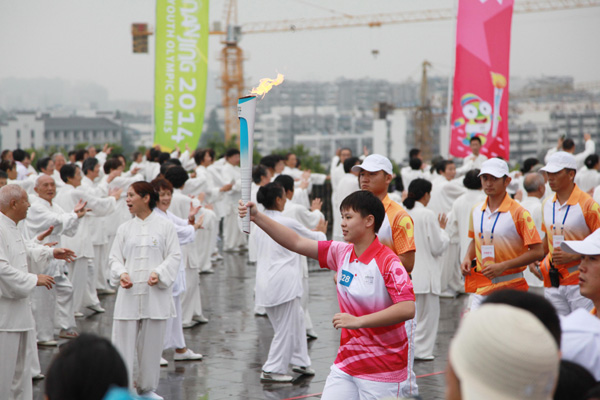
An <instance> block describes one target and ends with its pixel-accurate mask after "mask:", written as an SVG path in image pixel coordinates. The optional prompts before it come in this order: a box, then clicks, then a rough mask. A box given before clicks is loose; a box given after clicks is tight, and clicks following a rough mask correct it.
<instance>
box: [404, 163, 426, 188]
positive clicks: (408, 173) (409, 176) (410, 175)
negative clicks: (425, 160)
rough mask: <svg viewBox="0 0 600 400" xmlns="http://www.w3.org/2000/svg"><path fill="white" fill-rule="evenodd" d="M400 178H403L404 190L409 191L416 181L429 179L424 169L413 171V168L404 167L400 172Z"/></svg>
mask: <svg viewBox="0 0 600 400" xmlns="http://www.w3.org/2000/svg"><path fill="white" fill-rule="evenodd" d="M400 176H401V177H402V184H403V185H404V190H406V191H408V187H409V186H410V183H411V182H412V181H414V180H415V179H418V178H421V179H427V176H426V175H425V172H424V171H423V170H422V169H412V168H411V167H404V168H402V169H401V170H400Z"/></svg>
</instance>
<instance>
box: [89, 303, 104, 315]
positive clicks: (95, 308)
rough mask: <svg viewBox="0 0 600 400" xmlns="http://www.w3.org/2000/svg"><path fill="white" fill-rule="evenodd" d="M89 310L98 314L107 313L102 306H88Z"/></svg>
mask: <svg viewBox="0 0 600 400" xmlns="http://www.w3.org/2000/svg"><path fill="white" fill-rule="evenodd" d="M88 308H89V309H90V310H92V311H94V312H96V313H103V312H105V311H106V310H105V309H104V308H102V306H101V305H100V304H94V305H93V306H88Z"/></svg>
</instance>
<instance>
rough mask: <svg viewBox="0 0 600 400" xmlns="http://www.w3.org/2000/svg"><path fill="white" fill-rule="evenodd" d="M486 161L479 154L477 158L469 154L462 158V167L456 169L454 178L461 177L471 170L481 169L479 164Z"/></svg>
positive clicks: (485, 158) (484, 157)
mask: <svg viewBox="0 0 600 400" xmlns="http://www.w3.org/2000/svg"><path fill="white" fill-rule="evenodd" d="M487 159H488V158H487V157H486V156H484V155H483V154H481V153H479V155H477V156H476V155H475V154H473V153H471V154H470V155H468V156H467V157H465V158H464V161H463V165H461V166H460V167H459V168H456V176H462V175H464V174H466V173H467V172H469V171H470V170H472V169H481V164H483V163H484V162H485V161H487Z"/></svg>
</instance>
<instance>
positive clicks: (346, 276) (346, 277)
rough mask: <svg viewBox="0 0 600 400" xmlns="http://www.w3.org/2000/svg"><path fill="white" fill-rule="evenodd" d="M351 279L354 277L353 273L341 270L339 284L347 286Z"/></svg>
mask: <svg viewBox="0 0 600 400" xmlns="http://www.w3.org/2000/svg"><path fill="white" fill-rule="evenodd" d="M352 279H354V275H352V274H351V273H350V272H348V271H345V270H343V271H342V277H341V278H340V285H343V286H346V287H349V286H350V283H352Z"/></svg>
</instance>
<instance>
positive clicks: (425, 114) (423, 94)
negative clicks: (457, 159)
mask: <svg viewBox="0 0 600 400" xmlns="http://www.w3.org/2000/svg"><path fill="white" fill-rule="evenodd" d="M422 66H423V72H422V76H421V90H420V96H419V97H420V102H419V107H417V109H416V111H415V133H416V138H415V139H416V145H417V147H418V148H419V149H421V152H422V155H423V159H424V160H431V140H432V139H431V125H432V122H433V121H432V114H431V104H430V103H429V99H428V98H427V90H428V87H427V86H428V85H427V68H429V67H431V63H430V62H429V61H427V60H425V61H423V64H422Z"/></svg>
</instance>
